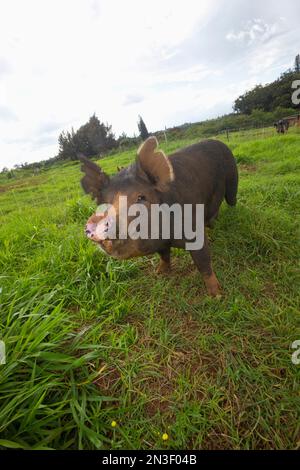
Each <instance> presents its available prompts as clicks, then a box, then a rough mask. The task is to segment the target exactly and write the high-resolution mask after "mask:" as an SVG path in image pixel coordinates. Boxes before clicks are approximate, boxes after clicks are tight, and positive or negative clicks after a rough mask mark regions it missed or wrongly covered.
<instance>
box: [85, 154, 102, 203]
mask: <svg viewBox="0 0 300 470" xmlns="http://www.w3.org/2000/svg"><path fill="white" fill-rule="evenodd" d="M78 159H79V160H80V161H81V162H82V166H81V171H82V172H83V173H85V175H84V177H83V178H82V179H81V185H82V187H83V190H84V191H85V192H86V193H87V194H90V195H91V196H92V198H93V199H96V200H97V201H99V197H100V195H101V190H102V189H103V188H104V187H105V186H106V185H107V184H108V183H109V176H108V175H106V174H105V173H104V172H103V171H102V170H101V168H100V167H99V166H98V165H96V163H94V162H92V161H91V160H89V159H88V158H87V157H85V156H84V155H82V154H79V155H78Z"/></svg>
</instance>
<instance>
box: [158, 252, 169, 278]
mask: <svg viewBox="0 0 300 470" xmlns="http://www.w3.org/2000/svg"><path fill="white" fill-rule="evenodd" d="M158 254H159V256H160V262H159V265H158V268H157V270H156V272H157V273H158V274H164V273H168V272H169V271H171V249H170V247H168V248H165V249H164V250H160V251H159V252H158Z"/></svg>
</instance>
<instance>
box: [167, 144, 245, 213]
mask: <svg viewBox="0 0 300 470" xmlns="http://www.w3.org/2000/svg"><path fill="white" fill-rule="evenodd" d="M169 158H170V161H171V163H172V166H173V170H174V175H175V180H174V183H173V191H174V192H175V198H176V199H177V200H178V202H180V203H184V204H187V203H197V204H206V206H207V208H208V210H209V206H210V205H211V206H214V207H211V210H209V212H212V211H214V210H215V206H219V205H220V203H221V202H222V200H223V198H224V196H225V190H226V179H227V180H228V179H229V178H231V177H232V176H233V177H235V176H236V175H237V169H236V162H235V159H234V157H233V155H232V153H231V150H230V149H229V148H228V147H227V146H226V145H225V144H224V143H223V142H220V141H218V140H204V141H202V142H200V143H197V144H194V145H191V146H189V147H186V148H184V149H181V150H179V151H177V152H175V153H173V154H172V155H169Z"/></svg>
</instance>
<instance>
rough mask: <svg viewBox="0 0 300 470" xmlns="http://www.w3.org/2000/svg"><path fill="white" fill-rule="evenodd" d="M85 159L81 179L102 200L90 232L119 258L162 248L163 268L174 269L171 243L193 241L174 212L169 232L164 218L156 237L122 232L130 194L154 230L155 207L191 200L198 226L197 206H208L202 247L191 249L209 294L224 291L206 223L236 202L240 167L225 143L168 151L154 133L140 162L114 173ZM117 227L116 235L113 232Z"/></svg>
mask: <svg viewBox="0 0 300 470" xmlns="http://www.w3.org/2000/svg"><path fill="white" fill-rule="evenodd" d="M80 159H81V161H82V162H83V165H82V171H83V172H84V173H85V175H84V177H83V178H82V180H81V183H82V187H83V189H84V191H85V192H86V193H89V194H90V195H91V196H92V197H93V198H94V199H95V200H96V202H97V204H98V205H101V206H100V208H99V210H98V211H97V212H96V213H95V214H94V215H93V216H92V217H90V219H89V220H88V222H87V225H86V235H87V236H88V237H89V238H90V239H91V240H92V241H94V242H95V243H97V244H98V245H99V246H100V247H101V248H102V249H103V250H104V251H105V252H106V253H107V254H108V255H110V256H113V257H115V258H118V259H128V258H132V257H135V256H144V255H151V254H153V253H159V255H160V258H161V261H160V266H159V271H160V272H164V271H168V270H169V269H170V250H171V248H172V247H176V248H184V249H186V246H187V242H188V240H187V239H186V237H185V235H184V234H182V236H181V237H178V236H177V237H176V236H175V229H174V227H175V221H174V220H175V219H174V217H175V216H173V213H172V214H171V216H170V218H169V222H168V223H169V224H170V230H169V235H167V237H166V236H162V230H161V221H160V222H159V225H158V228H157V227H156V229H157V230H154V232H155V233H156V236H154V237H153V236H151V235H149V231H148V232H147V234H148V236H147V237H144V238H143V237H140V238H137V237H128V236H127V237H124V236H123V235H124V234H123V235H122V236H121V234H120V233H121V231H120V225H121V222H122V223H123V222H124V223H125V226H126V227H127V228H128V225H129V224H130V222H132V221H134V217H133V216H132V215H129V212H126V213H125V212H124V211H123V212H122V209H121V202H120V201H124V200H125V199H126V202H127V207H131V206H132V205H136V204H137V205H138V206H139V205H142V206H143V208H144V209H145V213H147V222H148V223H149V226H150V228H151V234H152V229H153V217H151V209H152V208H153V207H160V206H162V205H164V207H173V205H174V204H175V205H177V207H178V206H179V208H181V207H182V208H185V207H186V206H187V205H190V207H192V209H191V214H192V215H191V217H192V227H193V229H195V228H196V226H197V224H198V222H197V220H196V218H195V217H196V209H195V208H196V207H197V206H198V205H200V206H201V207H203V242H202V244H201V246H200V247H199V248H198V249H192V248H189V249H188V251H190V253H191V256H192V258H193V260H194V263H195V264H196V266H197V268H198V269H199V271H200V272H201V273H202V275H203V279H204V282H205V285H206V288H207V291H208V293H209V294H210V295H212V296H218V295H219V294H220V285H219V282H218V280H217V278H216V276H215V274H214V271H213V269H212V266H211V260H210V254H209V248H208V241H207V237H206V235H205V231H204V225H205V226H210V225H211V224H212V222H213V221H214V219H215V218H216V217H217V216H218V211H219V208H220V205H221V203H222V201H223V199H224V198H225V200H226V202H227V204H229V205H230V206H234V205H235V204H236V195H237V188H238V172H237V166H236V162H235V159H234V157H233V155H232V153H231V151H230V150H229V148H228V147H227V146H226V145H225V144H224V143H222V142H220V141H217V140H205V141H202V142H200V143H197V144H194V145H191V146H190V147H187V148H184V149H182V150H179V151H177V152H175V153H173V154H172V155H169V156H166V155H165V154H164V153H163V152H162V151H161V150H159V149H158V142H157V139H156V138H155V137H149V138H148V139H147V140H146V141H145V142H144V143H143V144H142V145H141V147H140V148H139V150H138V152H137V157H136V161H135V163H134V164H132V165H131V166H129V167H128V168H125V169H122V170H121V171H120V172H119V173H118V174H117V175H115V176H113V177H109V176H108V175H106V174H105V173H104V172H103V171H102V170H101V168H100V167H99V166H98V165H96V164H95V163H93V162H92V161H90V160H88V159H87V158H86V157H84V156H81V157H80ZM104 204H105V205H104ZM124 214H125V215H124ZM124 219H126V220H124ZM156 223H157V220H156ZM180 223H182V222H180ZM151 224H152V225H151ZM112 229H114V230H112ZM112 232H114V236H111V234H112ZM127 235H128V233H127ZM189 246H190V247H191V245H189Z"/></svg>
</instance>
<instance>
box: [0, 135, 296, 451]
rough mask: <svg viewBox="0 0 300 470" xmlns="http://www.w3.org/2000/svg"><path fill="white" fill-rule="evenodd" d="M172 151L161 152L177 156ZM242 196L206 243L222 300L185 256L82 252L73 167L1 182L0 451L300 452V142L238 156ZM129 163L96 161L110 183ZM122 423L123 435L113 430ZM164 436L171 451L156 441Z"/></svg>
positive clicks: (237, 144) (243, 149)
mask: <svg viewBox="0 0 300 470" xmlns="http://www.w3.org/2000/svg"><path fill="white" fill-rule="evenodd" d="M186 143H187V142H184V141H179V142H175V143H172V144H171V145H169V147H165V149H166V150H167V151H171V150H174V149H175V148H178V147H181V146H184V145H185V144H186ZM230 145H231V147H232V149H233V151H234V154H235V156H236V158H237V160H238V162H239V166H240V174H241V182H240V193H239V204H238V206H237V207H236V209H229V208H227V207H226V206H224V207H223V208H222V211H221V215H220V218H219V220H218V222H217V224H216V226H215V228H214V230H212V231H210V233H209V236H210V238H211V240H212V256H213V262H214V266H215V270H216V273H217V275H218V277H219V279H220V281H221V283H222V285H223V288H224V296H223V298H222V300H219V301H218V300H213V299H210V298H208V297H207V296H206V295H205V290H204V287H203V283H202V280H201V278H200V275H199V273H198V272H197V270H196V269H195V267H194V266H193V264H192V262H191V259H190V257H189V255H188V254H187V253H184V252H179V251H177V252H175V253H174V256H173V266H174V270H173V273H172V274H171V275H170V276H168V277H160V276H158V275H156V274H155V273H154V268H155V265H156V262H157V259H156V257H155V256H154V257H153V258H143V259H139V260H134V261H128V262H117V261H114V260H111V259H108V258H106V257H104V256H103V255H102V254H101V253H100V252H98V251H97V250H96V249H95V247H94V246H93V245H92V244H91V243H89V242H88V241H87V240H86V239H85V237H84V236H83V226H84V222H85V220H86V217H87V216H88V214H90V213H91V211H92V210H93V205H92V203H91V202H90V201H89V199H88V198H86V197H83V196H82V193H81V189H80V186H79V178H80V173H79V168H78V165H77V164H67V165H64V166H61V167H56V168H55V169H52V170H50V171H47V172H45V173H42V174H40V175H39V176H36V177H31V178H29V177H27V178H26V177H23V178H21V179H16V180H10V181H8V182H4V181H1V182H0V185H1V192H0V204H1V206H0V222H1V229H0V236H1V252H0V262H1V273H2V274H1V276H0V287H1V288H2V293H1V294H0V307H1V316H0V327H1V333H0V339H4V340H5V342H6V347H7V364H6V365H5V366H0V367H1V369H0V371H1V376H0V393H1V396H0V398H1V401H0V439H1V440H0V444H2V445H4V446H8V447H9V446H20V447H23V448H56V449H69V448H79V449H82V448H85V449H88V448H89V449H94V448H114V449H124V448H134V449H137V448H151V449H152V448H154V449H155V448H162V447H165V448H173V449H178V448H204V449H211V448H235V449H237V448H238V449H239V448H242V449H246V448H277V449H279V448H297V447H299V446H300V437H299V436H300V433H299V431H300V420H299V414H300V413H299V411H300V398H299V378H300V369H299V366H298V367H297V366H295V365H293V364H292V363H291V354H292V350H291V343H292V342H293V341H294V340H296V339H300V324H299V279H298V280H297V278H296V268H297V266H296V263H297V258H298V252H299V250H298V249H297V243H298V239H299V232H298V227H299V225H298V223H297V220H296V217H295V215H296V212H297V209H298V206H299V187H300V185H299V182H300V177H299V167H300V163H299V161H300V160H299V156H300V155H299V153H300V147H299V146H300V135H296V134H295V135H293V134H290V135H288V136H282V137H278V136H275V137H272V138H268V139H265V140H260V141H250V140H249V141H248V140H247V138H245V137H243V139H242V140H241V139H240V137H239V136H238V135H237V136H235V137H234V138H233V140H232V141H231V142H230ZM132 158H133V154H132V152H128V153H123V154H120V155H119V156H117V157H116V156H115V157H111V158H107V159H105V160H103V161H102V166H103V168H104V169H105V170H107V171H109V172H111V173H113V172H114V171H115V170H116V167H117V165H123V164H127V163H128V162H129V161H131V160H132ZM113 420H115V421H117V423H118V425H117V427H116V428H114V429H113V428H112V427H111V422H112V421H113ZM163 432H167V433H168V434H169V436H170V438H169V440H168V441H167V442H166V443H163V441H162V437H161V436H162V433H163Z"/></svg>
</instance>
